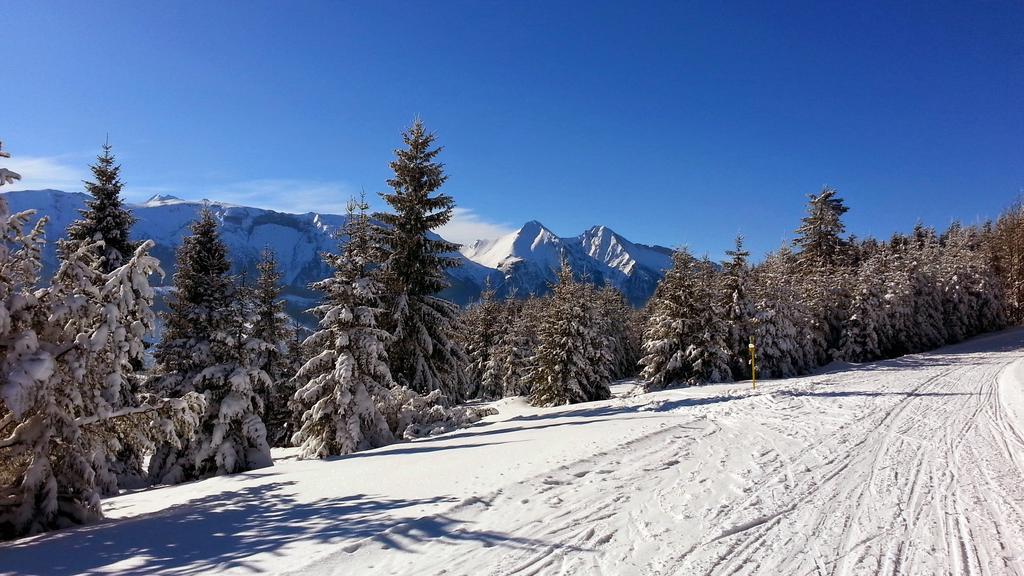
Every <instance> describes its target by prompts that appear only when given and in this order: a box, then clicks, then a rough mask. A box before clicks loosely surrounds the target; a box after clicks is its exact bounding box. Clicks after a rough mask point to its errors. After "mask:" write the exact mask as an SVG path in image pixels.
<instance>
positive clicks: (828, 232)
mask: <svg viewBox="0 0 1024 576" xmlns="http://www.w3.org/2000/svg"><path fill="white" fill-rule="evenodd" d="M848 210H849V208H847V207H846V204H845V203H844V202H843V199H842V198H840V197H839V196H838V195H837V192H836V190H835V189H834V188H830V187H827V186H826V187H825V188H823V189H822V191H821V193H820V194H817V195H815V194H809V195H808V202H807V215H806V216H804V217H803V218H802V219H801V224H800V227H799V228H797V230H796V233H797V237H796V239H795V240H794V241H793V244H794V245H795V246H796V247H797V249H798V250H797V261H798V262H799V264H800V266H801V267H802V268H804V269H818V268H832V267H837V266H845V265H846V264H847V263H848V260H849V251H850V242H849V241H848V240H847V239H844V238H842V237H841V236H840V235H841V234H842V233H843V232H844V231H845V230H846V226H845V225H844V224H843V214H845V213H846V212H847V211H848Z"/></svg>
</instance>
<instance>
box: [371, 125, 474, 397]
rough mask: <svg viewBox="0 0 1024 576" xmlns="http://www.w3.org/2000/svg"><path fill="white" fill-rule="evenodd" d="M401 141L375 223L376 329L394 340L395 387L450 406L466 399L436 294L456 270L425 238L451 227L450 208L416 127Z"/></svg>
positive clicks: (443, 303)
mask: <svg viewBox="0 0 1024 576" xmlns="http://www.w3.org/2000/svg"><path fill="white" fill-rule="evenodd" d="M402 139H403V141H404V142H405V148H401V149H398V150H395V156H396V158H395V160H394V161H392V162H391V169H392V170H393V171H394V177H393V178H391V179H389V180H388V185H389V186H391V188H392V190H393V192H390V193H386V194H382V195H381V196H382V198H384V200H385V201H386V202H387V203H388V205H389V206H390V207H391V209H392V210H393V212H383V213H378V214H375V215H374V217H375V218H376V219H377V220H379V221H380V222H382V223H383V224H384V226H385V227H384V230H383V231H382V234H381V243H382V248H383V250H384V262H383V265H382V269H383V280H384V288H385V294H384V304H385V308H386V310H387V314H386V315H385V316H383V317H382V318H381V321H382V322H381V323H382V327H384V328H385V329H386V330H387V331H388V332H389V333H390V334H392V336H393V341H392V342H391V344H390V345H389V346H388V357H389V364H390V366H391V372H392V375H393V376H394V378H395V380H396V381H397V382H398V384H400V385H402V386H407V387H409V388H412V389H413V390H415V391H417V392H420V393H423V394H425V393H428V392H430V391H432V390H440V391H441V393H442V395H443V398H442V400H443V401H444V402H447V403H457V402H459V401H461V400H463V399H464V398H465V396H466V374H465V367H466V355H465V352H464V351H463V350H462V347H461V346H459V344H458V342H457V340H456V338H455V335H456V334H457V333H458V331H459V329H460V328H459V314H458V312H459V310H458V306H456V305H455V304H453V303H451V302H449V301H447V300H443V299H441V298H438V297H437V296H435V294H437V293H438V292H440V291H441V290H443V289H444V288H446V287H447V285H448V282H447V280H446V278H445V270H447V269H448V268H452V267H455V266H457V265H458V260H457V259H455V258H454V257H453V256H452V254H453V253H454V252H455V251H456V250H457V249H458V246H457V245H456V244H452V243H450V242H446V241H444V240H442V239H441V238H439V237H438V236H436V235H435V234H433V233H432V231H433V230H436V229H437V228H438V227H440V226H443V225H444V224H445V223H447V222H448V221H449V220H451V218H452V210H453V209H454V206H455V202H454V200H452V197H451V196H448V195H447V194H440V193H438V194H434V193H435V192H437V190H438V189H439V188H440V187H441V185H442V184H444V182H445V180H447V176H446V175H445V173H444V165H443V164H441V163H440V162H437V155H438V153H440V152H441V148H440V147H436V148H435V147H434V140H435V136H434V134H433V133H429V132H427V131H426V129H425V128H424V126H423V122H421V121H420V120H416V121H415V122H414V123H413V125H412V127H410V128H409V129H408V130H407V131H406V132H405V133H403V134H402Z"/></svg>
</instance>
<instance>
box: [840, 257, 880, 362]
mask: <svg viewBox="0 0 1024 576" xmlns="http://www.w3.org/2000/svg"><path fill="white" fill-rule="evenodd" d="M887 272H888V270H886V268H885V265H884V261H883V254H882V253H876V254H874V255H872V256H870V257H869V258H868V259H867V260H865V261H864V262H863V263H862V264H861V265H860V267H859V268H858V270H857V277H856V280H855V282H854V288H853V298H852V301H851V303H850V310H849V314H850V316H849V318H847V319H846V322H845V323H844V324H843V331H842V340H841V341H840V347H839V352H838V354H837V357H838V358H841V359H843V360H848V361H851V362H865V361H868V360H875V359H877V358H879V357H881V356H882V350H883V342H885V341H886V339H887V338H886V336H887V334H888V332H889V329H888V326H889V323H888V318H889V311H888V306H887V302H886V299H885V296H886V279H887Z"/></svg>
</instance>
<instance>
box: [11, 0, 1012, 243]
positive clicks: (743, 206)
mask: <svg viewBox="0 0 1024 576" xmlns="http://www.w3.org/2000/svg"><path fill="white" fill-rule="evenodd" d="M0 21H2V22H3V23H4V32H3V35H2V39H3V40H2V44H3V52H2V54H3V56H2V63H3V64H2V66H3V68H4V69H5V71H6V73H5V74H4V76H3V81H2V83H3V86H2V88H0V138H2V139H3V140H4V142H5V143H6V149H8V150H9V151H10V152H11V153H12V154H14V155H15V158H14V159H12V160H13V161H12V162H11V163H9V164H8V165H9V166H10V167H13V168H17V169H19V170H20V171H21V172H22V173H23V175H24V176H25V182H24V186H23V187H26V188H27V187H32V188H34V187H42V186H50V187H58V188H61V189H66V190H79V189H80V188H81V187H80V184H78V183H77V182H78V180H80V178H81V177H82V176H83V175H84V173H85V169H86V166H87V164H88V162H89V161H90V159H91V157H93V156H95V153H96V152H97V150H98V148H99V145H100V144H101V143H102V142H103V139H104V137H105V135H106V134H107V133H109V134H110V137H111V140H112V142H113V144H114V145H115V150H116V152H117V153H118V155H119V157H120V159H121V161H122V163H123V165H124V178H125V180H126V181H127V183H128V192H127V193H128V195H129V198H130V199H131V200H141V199H144V198H146V197H148V196H149V195H151V194H154V193H171V194H175V195H178V196H181V197H184V198H214V199H218V200H223V201H229V202H236V203H243V204H250V205H256V206H264V207H269V208H275V209H282V210H289V211H306V210H324V211H331V210H338V209H340V207H341V206H342V205H343V204H344V201H345V199H346V198H347V196H348V194H350V193H352V192H355V191H358V190H360V189H365V190H366V191H367V192H369V193H375V192H378V191H381V190H383V189H384V186H385V180H386V178H387V177H388V168H387V163H388V161H389V160H390V158H391V151H392V149H393V148H395V147H396V146H397V145H398V144H399V143H400V140H399V132H400V131H401V129H402V128H403V127H405V126H407V125H408V124H409V123H410V121H411V120H412V119H413V118H414V117H416V116H417V115H418V116H420V117H422V118H423V119H424V121H425V122H426V123H427V126H428V127H429V128H431V129H433V130H435V131H436V132H437V133H438V135H439V139H440V142H441V143H442V144H444V145H445V147H446V150H445V152H444V154H443V160H444V161H445V162H446V163H447V166H448V170H449V173H450V180H449V183H448V185H447V186H446V190H447V192H449V193H450V194H452V195H454V196H455V198H456V201H457V203H458V204H459V206H460V207H461V212H460V214H459V216H458V224H459V225H458V227H457V228H453V229H451V230H449V235H450V236H452V237H453V239H456V240H461V241H465V240H467V239H469V238H473V237H477V236H493V235H495V234H498V233H500V232H502V231H506V230H509V229H512V228H514V227H517V226H518V225H520V224H521V223H522V222H524V221H527V220H531V219H537V220H540V221H542V222H544V223H545V224H546V225H547V226H548V227H550V228H551V229H552V230H554V231H555V232H556V233H559V234H562V235H574V234H577V233H579V232H581V231H582V230H583V229H585V228H587V227H589V226H591V225H594V224H605V225H608V226H609V227H611V228H613V229H615V230H616V231H618V232H620V233H622V234H623V235H625V236H626V237H628V238H630V239H632V240H635V241H640V242H648V243H660V244H664V245H668V246H674V245H682V244H686V245H689V246H690V247H691V248H693V249H694V250H696V251H697V252H708V253H710V254H711V255H713V256H717V255H720V254H721V253H722V251H724V250H725V249H726V248H728V247H729V245H730V244H731V240H732V237H733V236H734V235H735V234H737V233H743V234H744V235H745V236H747V238H748V242H749V244H750V245H751V247H752V248H753V249H754V251H755V252H756V253H763V252H764V251H766V250H769V249H772V248H774V247H776V246H778V245H779V244H780V243H781V242H783V241H784V240H786V239H788V238H790V237H791V235H792V232H791V231H792V230H793V229H794V228H795V227H796V225H797V223H798V222H797V221H798V219H799V217H800V216H801V214H802V210H803V205H804V200H805V195H806V194H808V193H812V192H816V191H818V190H819V189H820V188H821V187H822V186H823V185H825V184H829V185H832V186H835V187H837V188H839V190H840V192H841V194H842V195H843V196H844V197H845V198H846V199H847V202H848V204H849V205H850V207H851V210H850V212H849V214H848V223H849V228H850V231H851V232H854V233H857V234H858V235H862V236H863V235H875V236H888V235H889V234H890V233H892V232H893V231H894V230H907V229H909V228H910V227H912V226H913V224H914V222H916V221H917V220H923V221H924V222H926V223H930V224H934V225H939V226H942V225H945V224H947V223H948V222H949V221H950V220H951V219H953V218H959V219H962V220H965V221H975V220H977V219H979V218H985V217H990V216H993V215H995V214H997V213H998V212H999V210H1000V209H1001V208H1002V207H1004V206H1005V205H1006V204H1007V203H1009V202H1010V201H1011V200H1013V199H1014V198H1015V197H1016V196H1017V195H1018V194H1020V192H1021V189H1022V187H1024V105H1022V102H1024V4H1022V3H1020V2H1012V1H1007V2H973V3H968V2H950V3H947V2H920V3H914V2H905V3H890V2H879V3H867V2H797V3H789V2H778V3H776V2H758V3H749V4H748V3H740V2H729V3H718V2H715V3H711V2H709V3H692V2H685V3H683V2H680V3H676V2H672V3H656V2H615V3H606V2H578V3H556V2H550V1H538V2H520V1H515V2H500V3H499V2H483V1H471V2H449V1H438V2H425V1H417V2H287V3H286V2H227V1H225V2H174V3H156V2H110V1H98V2H89V3H85V2H43V1H38V0H36V1H27V2H22V1H11V0H5V1H4V2H3V3H0ZM378 204H379V203H378Z"/></svg>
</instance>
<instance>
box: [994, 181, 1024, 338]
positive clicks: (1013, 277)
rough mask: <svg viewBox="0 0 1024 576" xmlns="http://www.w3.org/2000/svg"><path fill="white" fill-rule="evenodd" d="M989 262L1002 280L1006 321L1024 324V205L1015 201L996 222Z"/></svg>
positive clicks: (1019, 201)
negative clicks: (1023, 322)
mask: <svg viewBox="0 0 1024 576" xmlns="http://www.w3.org/2000/svg"><path fill="white" fill-rule="evenodd" d="M989 258H990V259H991V261H992V267H993V271H994V273H995V274H996V275H997V276H999V278H1000V279H1001V280H1002V288H1003V290H1004V292H1005V297H1004V299H1005V305H1006V313H1007V317H1008V319H1009V320H1012V321H1013V322H1016V323H1018V324H1019V323H1021V322H1022V321H1024V201H1022V200H1017V201H1016V202H1014V203H1013V204H1012V205H1011V206H1010V207H1009V208H1007V209H1006V210H1005V211H1004V212H1003V213H1002V214H1000V216H999V219H998V220H996V223H995V227H994V229H993V231H992V235H991V237H990V238H989Z"/></svg>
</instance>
